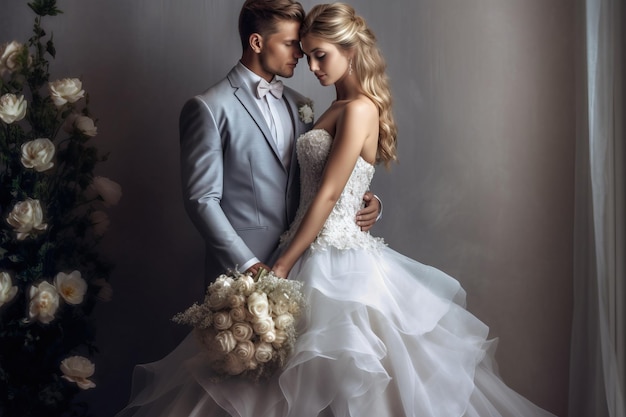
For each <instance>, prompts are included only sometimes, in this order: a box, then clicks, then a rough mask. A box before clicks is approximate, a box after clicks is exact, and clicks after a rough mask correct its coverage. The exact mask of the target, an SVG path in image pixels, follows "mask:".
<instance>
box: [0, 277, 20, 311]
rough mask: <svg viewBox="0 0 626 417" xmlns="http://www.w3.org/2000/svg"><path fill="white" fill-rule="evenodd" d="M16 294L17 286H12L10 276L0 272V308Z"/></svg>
mask: <svg viewBox="0 0 626 417" xmlns="http://www.w3.org/2000/svg"><path fill="white" fill-rule="evenodd" d="M15 294H17V286H15V285H13V281H12V280H11V276H10V275H9V274H8V273H6V272H0V307H1V306H2V305H3V304H5V303H8V302H9V301H11V300H12V299H13V297H15Z"/></svg>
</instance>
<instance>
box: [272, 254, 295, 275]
mask: <svg viewBox="0 0 626 417" xmlns="http://www.w3.org/2000/svg"><path fill="white" fill-rule="evenodd" d="M292 266H293V265H288V264H287V262H285V259H283V258H282V257H281V258H278V260H277V261H276V263H275V264H274V266H273V267H272V272H273V273H274V275H276V276H277V277H279V278H285V279H287V276H289V271H291V268H292Z"/></svg>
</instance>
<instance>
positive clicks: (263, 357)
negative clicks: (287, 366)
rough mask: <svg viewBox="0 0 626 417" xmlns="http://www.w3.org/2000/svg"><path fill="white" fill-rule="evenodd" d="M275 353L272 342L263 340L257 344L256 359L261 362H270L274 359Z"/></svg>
mask: <svg viewBox="0 0 626 417" xmlns="http://www.w3.org/2000/svg"><path fill="white" fill-rule="evenodd" d="M273 354H274V348H273V347H272V345H271V344H269V343H265V342H261V343H259V344H257V345H256V352H255V353H254V359H256V360H257V361H259V362H260V363H265V362H269V361H271V360H272V356H273Z"/></svg>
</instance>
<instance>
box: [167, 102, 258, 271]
mask: <svg viewBox="0 0 626 417" xmlns="http://www.w3.org/2000/svg"><path fill="white" fill-rule="evenodd" d="M179 132H180V167H181V180H182V189H183V198H184V203H185V209H186V210H187V213H188V215H189V217H190V218H191V221H192V222H193V224H194V225H195V226H196V228H197V229H198V231H199V232H200V233H201V235H202V237H203V238H204V240H205V242H206V244H207V245H208V249H209V250H210V251H211V253H212V255H213V256H215V257H216V258H217V259H218V260H219V262H220V264H221V265H222V266H223V267H224V270H226V269H228V268H235V267H236V266H241V265H243V264H244V263H246V262H248V261H249V260H250V259H252V258H254V254H253V253H252V251H251V250H250V249H249V248H248V246H247V245H246V244H245V243H244V242H243V240H242V239H241V238H240V237H239V235H238V234H237V233H236V232H235V230H234V228H233V227H232V225H231V223H230V222H229V220H228V218H227V217H226V215H225V214H224V211H223V210H222V207H221V206H220V201H221V198H222V190H223V175H224V172H223V170H224V164H223V150H222V138H221V135H220V131H219V128H218V126H217V124H216V122H215V118H214V117H213V114H212V113H211V111H210V109H209V107H208V106H207V104H206V103H205V102H204V101H202V100H201V99H200V98H199V97H194V98H192V99H190V100H189V101H187V103H186V104H185V105H184V107H183V109H182V111H181V115H180V120H179Z"/></svg>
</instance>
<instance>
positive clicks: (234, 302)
mask: <svg viewBox="0 0 626 417" xmlns="http://www.w3.org/2000/svg"><path fill="white" fill-rule="evenodd" d="M245 303H246V297H245V296H244V295H241V294H232V295H231V296H230V297H228V305H229V306H230V308H237V307H241V306H243V305H244V304H245Z"/></svg>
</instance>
